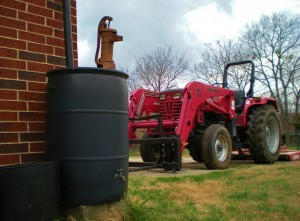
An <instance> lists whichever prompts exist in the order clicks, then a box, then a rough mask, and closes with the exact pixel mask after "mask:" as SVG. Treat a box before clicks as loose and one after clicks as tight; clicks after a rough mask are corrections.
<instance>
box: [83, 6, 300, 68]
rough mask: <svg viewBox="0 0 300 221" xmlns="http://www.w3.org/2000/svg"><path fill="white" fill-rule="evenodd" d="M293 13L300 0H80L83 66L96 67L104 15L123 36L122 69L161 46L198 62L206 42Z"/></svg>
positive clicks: (117, 53)
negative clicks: (275, 15)
mask: <svg viewBox="0 0 300 221" xmlns="http://www.w3.org/2000/svg"><path fill="white" fill-rule="evenodd" d="M281 10H287V11H290V12H292V13H298V14H300V1H299V0H251V1H249V0H77V28H78V29H77V32H78V59H79V66H80V67H96V65H95V63H94V56H95V50H96V44H97V39H96V38H97V28H98V24H99V21H100V20H101V18H102V17H103V16H111V17H113V21H112V22H111V24H110V27H111V28H113V29H116V30H117V31H118V35H122V36H123V41H122V42H116V43H114V61H115V63H116V67H117V69H118V70H125V69H128V70H129V71H130V70H132V69H133V67H134V64H135V59H136V58H138V57H140V56H143V54H145V53H148V52H150V51H153V50H154V49H155V48H157V47H162V46H164V45H171V46H172V47H173V50H174V52H183V53H185V55H186V58H187V59H189V60H190V61H191V62H192V63H196V62H198V61H199V56H200V52H201V48H202V47H203V44H204V43H209V42H213V41H215V40H216V39H217V38H220V37H226V38H236V37H238V36H239V33H240V31H241V30H242V28H243V27H244V26H245V25H246V24H247V23H251V22H255V21H258V20H259V18H260V16H261V15H262V14H265V15H270V14H272V13H273V12H276V11H281Z"/></svg>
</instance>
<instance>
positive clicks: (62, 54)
mask: <svg viewBox="0 0 300 221" xmlns="http://www.w3.org/2000/svg"><path fill="white" fill-rule="evenodd" d="M54 54H55V55H57V56H60V57H65V54H66V52H65V49H64V48H58V47H55V53H54Z"/></svg>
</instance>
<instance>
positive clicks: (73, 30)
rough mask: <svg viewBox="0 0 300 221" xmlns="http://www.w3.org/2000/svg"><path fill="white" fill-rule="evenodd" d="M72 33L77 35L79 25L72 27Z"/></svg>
mask: <svg viewBox="0 0 300 221" xmlns="http://www.w3.org/2000/svg"><path fill="white" fill-rule="evenodd" d="M72 32H74V33H77V25H75V24H73V25H72Z"/></svg>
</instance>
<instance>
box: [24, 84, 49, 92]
mask: <svg viewBox="0 0 300 221" xmlns="http://www.w3.org/2000/svg"><path fill="white" fill-rule="evenodd" d="M28 91H36V92H46V84H45V83H36V82H28Z"/></svg>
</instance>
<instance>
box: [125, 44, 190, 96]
mask: <svg viewBox="0 0 300 221" xmlns="http://www.w3.org/2000/svg"><path fill="white" fill-rule="evenodd" d="M188 68H189V61H188V60H186V59H185V54H183V53H174V52H173V48H172V47H171V46H164V47H157V48H156V49H154V50H153V51H151V52H149V53H146V54H144V55H142V56H141V57H139V58H137V59H136V62H135V68H134V71H133V73H132V74H131V77H132V78H133V80H134V81H135V86H137V85H139V86H143V87H145V88H147V89H151V90H154V91H163V90H168V89H172V88H174V87H176V86H177V84H176V80H177V79H178V77H179V76H181V75H182V74H183V73H185V72H186V71H187V70H188Z"/></svg>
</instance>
